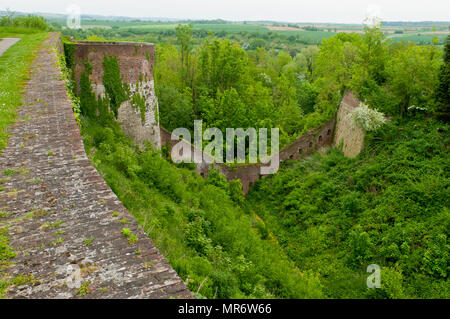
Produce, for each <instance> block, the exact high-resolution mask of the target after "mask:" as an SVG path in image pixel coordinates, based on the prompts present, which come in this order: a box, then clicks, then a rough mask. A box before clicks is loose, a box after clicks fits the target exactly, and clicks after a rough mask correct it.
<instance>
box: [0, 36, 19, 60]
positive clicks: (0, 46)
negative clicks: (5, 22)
mask: <svg viewBox="0 0 450 319" xmlns="http://www.w3.org/2000/svg"><path fill="white" fill-rule="evenodd" d="M19 40H20V38H2V41H0V56H2V55H3V53H4V52H5V51H6V50H8V49H9V47H10V46H12V45H13V44H15V43H16V42H17V41H19Z"/></svg>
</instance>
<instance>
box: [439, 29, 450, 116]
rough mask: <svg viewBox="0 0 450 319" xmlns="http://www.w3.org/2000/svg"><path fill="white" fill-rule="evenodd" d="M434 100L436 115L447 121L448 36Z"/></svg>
mask: <svg viewBox="0 0 450 319" xmlns="http://www.w3.org/2000/svg"><path fill="white" fill-rule="evenodd" d="M436 101H437V107H436V113H437V115H438V116H439V117H440V118H442V119H444V120H445V121H447V122H448V121H449V120H450V36H448V37H447V42H446V44H445V51H444V64H443V65H442V66H441V70H440V72H439V84H438V87H437V89H436Z"/></svg>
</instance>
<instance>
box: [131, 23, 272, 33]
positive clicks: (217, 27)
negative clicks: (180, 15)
mask: <svg viewBox="0 0 450 319" xmlns="http://www.w3.org/2000/svg"><path fill="white" fill-rule="evenodd" d="M176 27H177V24H148V25H134V26H127V27H123V28H127V29H130V28H131V29H139V30H151V31H164V30H173V29H175V28H176ZM194 30H206V31H212V32H220V31H227V32H231V33H235V32H236V33H237V32H241V31H248V32H255V31H257V32H267V31H269V29H268V28H266V27H263V26H257V25H246V24H227V23H225V24H194Z"/></svg>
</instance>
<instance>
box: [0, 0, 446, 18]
mask: <svg viewBox="0 0 450 319" xmlns="http://www.w3.org/2000/svg"><path fill="white" fill-rule="evenodd" d="M71 4H76V5H78V6H79V7H80V8H81V12H82V14H100V15H115V16H118V15H120V16H129V17H164V18H181V19H219V18H220V19H226V20H276V21H287V22H338V23H361V22H362V21H363V19H364V17H365V14H366V11H367V8H368V7H369V6H370V7H371V8H374V7H375V8H379V12H380V15H381V19H383V20H385V21H386V20H387V21H425V20H428V21H430V20H432V21H450V1H448V0H372V1H370V0H369V1H366V0H308V1H303V0H220V1H219V0H146V1H145V0H144V1H143V0H122V1H116V0H69V1H66V0H0V10H4V9H6V8H9V9H10V10H12V11H24V12H48V13H66V10H67V8H68V7H69V6H70V5H71Z"/></svg>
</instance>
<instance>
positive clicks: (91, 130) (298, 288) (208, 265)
mask: <svg viewBox="0 0 450 319" xmlns="http://www.w3.org/2000/svg"><path fill="white" fill-rule="evenodd" d="M82 134H83V139H84V143H85V147H86V152H87V153H88V154H89V157H90V159H91V161H92V162H93V164H94V165H95V166H96V168H97V169H98V170H99V172H100V173H101V174H102V176H103V177H104V178H105V180H106V181H107V182H108V184H109V185H110V186H111V188H112V189H113V190H114V192H115V193H116V194H117V195H118V196H119V198H120V199H121V201H122V202H123V203H124V205H125V206H126V207H127V208H128V209H129V210H130V212H131V213H132V214H133V215H134V216H135V217H136V218H137V220H138V221H139V222H140V224H141V225H142V226H143V228H144V230H145V231H146V232H147V233H148V234H149V236H150V237H151V238H152V240H153V241H154V242H155V244H156V245H157V247H158V248H159V249H160V251H161V252H162V253H163V255H164V256H165V257H166V258H167V259H168V261H169V263H170V264H171V265H172V267H174V269H175V270H176V271H177V272H178V274H179V275H180V276H181V277H182V278H183V279H184V280H185V281H186V282H187V285H188V287H189V288H190V290H191V291H193V292H194V293H197V294H198V295H199V296H204V297H208V298H214V297H216V298H237V297H243V298H266V297H278V298H315V297H321V296H322V293H321V288H320V284H319V281H318V279H317V278H316V277H315V275H314V274H313V272H311V271H305V272H300V271H298V270H297V269H296V268H295V267H294V266H293V265H292V263H291V262H290V261H288V260H287V258H286V257H285V256H284V255H283V253H282V252H281V250H280V248H279V246H278V244H277V243H276V241H274V240H273V238H271V237H270V236H269V235H268V234H267V233H266V232H264V229H265V226H264V223H263V222H262V221H261V220H259V219H257V217H256V216H255V215H254V214H251V213H250V212H249V211H245V210H244V209H243V208H242V207H240V206H239V203H240V202H242V200H243V196H242V193H241V188H240V183H239V182H232V183H227V182H226V181H225V179H224V177H223V176H221V175H219V174H218V173H215V174H214V173H213V174H211V175H210V176H209V177H208V179H207V180H205V179H203V178H202V177H200V176H198V175H197V174H196V173H195V172H194V171H191V170H188V169H185V168H177V167H176V166H174V164H171V163H169V162H168V161H166V160H165V159H163V158H161V155H160V154H159V153H158V152H155V151H153V150H151V149H147V150H145V151H139V150H138V148H137V147H136V146H135V145H134V144H133V143H132V142H131V141H130V139H128V138H127V137H125V136H124V135H123V133H122V131H121V130H120V128H119V125H118V124H117V123H116V122H115V121H114V120H112V119H111V120H107V121H105V120H103V121H99V120H97V119H95V118H86V117H84V118H83V125H82ZM122 232H123V234H124V236H126V237H127V238H128V240H129V241H130V244H133V243H134V242H135V239H133V238H132V237H131V234H130V233H129V231H128V230H127V229H126V228H124V229H123V231H122ZM202 283H203V284H202Z"/></svg>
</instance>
